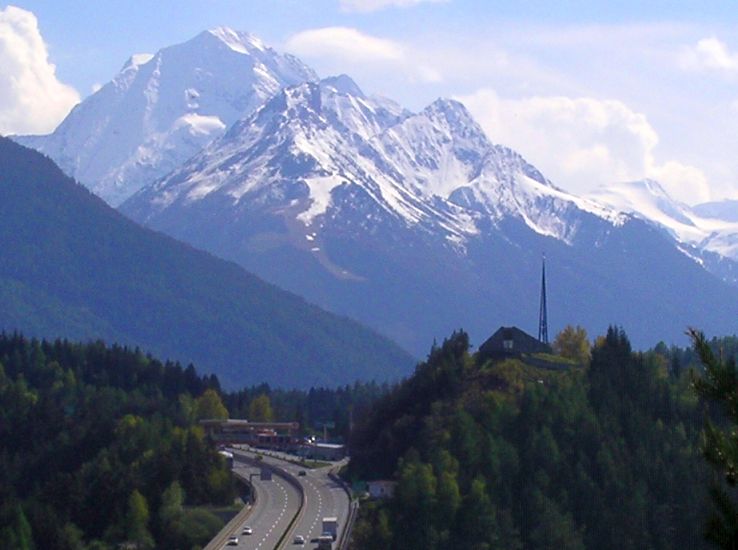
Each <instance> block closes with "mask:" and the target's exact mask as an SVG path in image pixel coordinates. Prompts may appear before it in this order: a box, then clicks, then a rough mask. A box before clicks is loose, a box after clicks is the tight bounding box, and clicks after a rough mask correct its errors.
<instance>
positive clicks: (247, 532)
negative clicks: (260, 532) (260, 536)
mask: <svg viewBox="0 0 738 550" xmlns="http://www.w3.org/2000/svg"><path fill="white" fill-rule="evenodd" d="M241 534H242V535H253V534H254V530H253V529H252V528H251V527H249V526H248V525H247V526H246V527H244V528H243V531H241Z"/></svg>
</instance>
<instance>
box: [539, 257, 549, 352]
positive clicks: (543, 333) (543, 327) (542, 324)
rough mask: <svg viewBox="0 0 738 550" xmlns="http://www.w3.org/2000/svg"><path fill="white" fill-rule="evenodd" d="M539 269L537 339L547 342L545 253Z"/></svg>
mask: <svg viewBox="0 0 738 550" xmlns="http://www.w3.org/2000/svg"><path fill="white" fill-rule="evenodd" d="M542 267H543V269H542V271H541V309H540V311H539V313H538V340H539V341H541V342H543V343H544V344H548V311H547V309H546V255H545V254H544V255H543V266H542Z"/></svg>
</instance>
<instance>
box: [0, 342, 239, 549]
mask: <svg viewBox="0 0 738 550" xmlns="http://www.w3.org/2000/svg"><path fill="white" fill-rule="evenodd" d="M217 389H218V381H217V379H216V378H215V377H200V376H198V375H197V374H196V372H195V369H194V367H192V366H190V367H187V368H183V367H181V366H180V365H178V364H176V363H162V362H159V361H157V360H155V359H152V358H151V357H149V356H146V355H144V354H142V353H141V352H139V351H137V350H131V349H127V348H123V347H117V346H113V347H107V346H105V345H104V344H102V343H99V342H96V343H89V344H73V343H69V342H66V341H61V340H60V341H55V342H41V341H37V340H28V339H26V338H24V337H22V336H20V335H17V334H13V335H7V334H2V335H0V503H1V504H0V525H1V526H2V528H0V548H13V549H19V550H24V549H28V548H59V549H75V550H78V549H85V548H87V549H93V548H94V549H104V548H118V547H119V546H120V545H121V544H128V545H130V547H135V548H140V549H145V548H155V547H156V548H172V549H174V548H187V549H189V548H192V547H193V546H196V545H202V544H203V543H205V542H207V541H208V540H209V539H210V538H211V537H212V536H213V534H214V533H215V532H217V531H218V529H219V528H220V526H221V525H222V521H221V520H220V519H218V518H217V517H216V516H214V515H213V514H210V513H208V512H203V511H202V509H200V508H192V505H202V504H218V505H223V504H227V505H228V504H232V503H233V499H234V487H233V481H232V478H231V475H230V472H229V471H228V469H227V466H226V464H225V461H224V460H223V459H222V458H221V457H220V456H219V455H218V454H217V452H215V450H214V449H213V448H212V447H211V446H210V445H209V444H208V442H207V441H206V440H205V437H204V433H203V431H202V429H201V428H200V427H199V426H198V425H197V419H198V418H199V417H205V416H209V415H210V414H212V402H213V399H215V400H216V401H217V403H220V401H219V398H218V393H217ZM220 406H221V407H222V404H221V405H220Z"/></svg>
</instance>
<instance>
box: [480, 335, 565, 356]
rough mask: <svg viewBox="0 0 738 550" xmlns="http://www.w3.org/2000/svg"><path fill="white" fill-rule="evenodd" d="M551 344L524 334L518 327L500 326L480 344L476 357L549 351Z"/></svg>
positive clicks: (520, 354)
mask: <svg viewBox="0 0 738 550" xmlns="http://www.w3.org/2000/svg"><path fill="white" fill-rule="evenodd" d="M551 351H552V350H551V346H549V345H548V344H544V343H543V342H540V341H539V340H537V339H536V338H533V336H531V335H530V334H526V333H525V332H523V331H522V330H520V329H519V328H518V327H500V328H499V329H497V332H495V333H494V334H493V335H492V336H490V337H489V338H488V339H487V340H486V341H485V342H484V343H483V344H482V345H481V346H479V351H478V357H479V359H480V361H485V360H487V359H507V358H511V357H520V356H522V355H523V354H533V353H551Z"/></svg>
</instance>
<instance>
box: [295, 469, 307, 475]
mask: <svg viewBox="0 0 738 550" xmlns="http://www.w3.org/2000/svg"><path fill="white" fill-rule="evenodd" d="M297 475H298V476H304V475H307V474H306V473H305V470H300V471H299V472H297Z"/></svg>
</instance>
